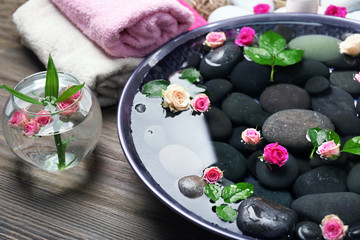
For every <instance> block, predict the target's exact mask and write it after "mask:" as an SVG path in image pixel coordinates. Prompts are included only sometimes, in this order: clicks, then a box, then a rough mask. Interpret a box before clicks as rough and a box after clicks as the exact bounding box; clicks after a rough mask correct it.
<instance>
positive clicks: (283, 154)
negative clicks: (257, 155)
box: [264, 142, 289, 167]
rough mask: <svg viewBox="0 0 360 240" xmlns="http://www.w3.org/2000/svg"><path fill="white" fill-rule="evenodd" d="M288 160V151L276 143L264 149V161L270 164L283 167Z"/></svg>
mask: <svg viewBox="0 0 360 240" xmlns="http://www.w3.org/2000/svg"><path fill="white" fill-rule="evenodd" d="M288 158H289V154H288V151H287V150H286V148H284V147H283V146H281V145H279V144H278V143H277V142H276V143H270V144H268V145H266V146H265V148H264V160H265V161H266V162H268V163H270V164H276V165H278V166H279V167H281V166H283V165H284V164H285V163H286V161H287V160H288Z"/></svg>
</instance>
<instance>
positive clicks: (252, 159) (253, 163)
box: [247, 149, 264, 178]
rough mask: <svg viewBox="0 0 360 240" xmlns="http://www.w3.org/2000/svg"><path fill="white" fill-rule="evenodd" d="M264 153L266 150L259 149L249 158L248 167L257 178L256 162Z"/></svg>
mask: <svg viewBox="0 0 360 240" xmlns="http://www.w3.org/2000/svg"><path fill="white" fill-rule="evenodd" d="M263 154H264V150H263V149H262V150H258V151H256V152H253V153H252V154H251V155H250V156H249V157H248V160H247V167H248V169H249V171H250V173H251V175H252V176H253V177H255V178H256V164H257V162H258V161H260V159H259V157H261V156H262V155H263Z"/></svg>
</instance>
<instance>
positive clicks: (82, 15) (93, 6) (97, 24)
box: [51, 0, 194, 57]
mask: <svg viewBox="0 0 360 240" xmlns="http://www.w3.org/2000/svg"><path fill="white" fill-rule="evenodd" d="M51 1H52V2H53V3H55V5H56V6H57V7H58V8H59V9H60V10H61V11H62V12H63V13H64V14H65V15H66V16H67V17H68V18H69V19H70V20H71V21H72V22H73V23H74V24H75V25H76V26H77V27H78V28H79V29H80V30H81V31H82V32H83V33H84V34H85V35H86V36H88V37H89V38H90V39H92V40H93V41H94V42H96V43H97V44H98V45H99V46H101V47H102V48H103V49H104V50H105V51H106V52H107V53H108V54H109V55H111V56H114V57H144V56H146V55H147V54H149V53H151V52H152V51H154V50H155V49H157V48H158V47H160V46H161V45H163V44H164V43H166V42H167V41H169V40H170V39H172V38H174V37H176V36H178V35H180V34H181V33H184V32H186V31H187V30H188V29H189V28H190V26H191V25H192V23H193V21H194V17H193V15H192V13H191V12H190V10H188V9H187V8H186V7H184V6H182V5H181V4H180V3H179V2H178V1H177V0H130V1H129V0H51Z"/></svg>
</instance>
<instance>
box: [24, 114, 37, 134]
mask: <svg viewBox="0 0 360 240" xmlns="http://www.w3.org/2000/svg"><path fill="white" fill-rule="evenodd" d="M39 131H40V125H39V123H38V122H37V121H36V120H35V119H34V118H32V119H31V120H30V122H27V123H25V125H24V129H23V130H22V132H23V133H24V134H25V136H28V137H32V136H33V135H34V134H36V133H38V132H39Z"/></svg>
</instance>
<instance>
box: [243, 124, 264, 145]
mask: <svg viewBox="0 0 360 240" xmlns="http://www.w3.org/2000/svg"><path fill="white" fill-rule="evenodd" d="M241 139H242V140H243V141H244V142H245V143H246V144H250V145H256V144H258V143H259V142H260V131H257V130H256V129H255V128H248V129H245V130H244V131H243V132H242V133H241Z"/></svg>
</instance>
